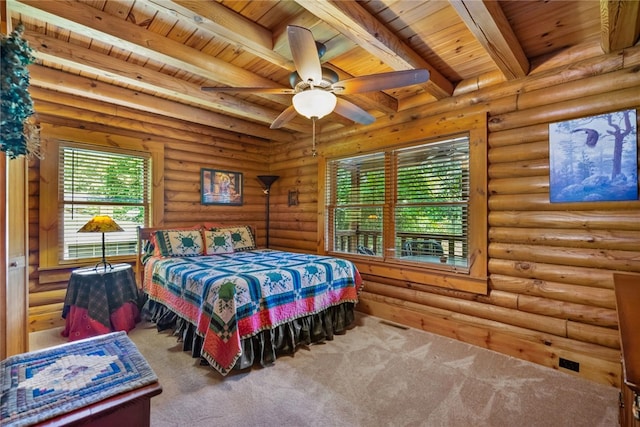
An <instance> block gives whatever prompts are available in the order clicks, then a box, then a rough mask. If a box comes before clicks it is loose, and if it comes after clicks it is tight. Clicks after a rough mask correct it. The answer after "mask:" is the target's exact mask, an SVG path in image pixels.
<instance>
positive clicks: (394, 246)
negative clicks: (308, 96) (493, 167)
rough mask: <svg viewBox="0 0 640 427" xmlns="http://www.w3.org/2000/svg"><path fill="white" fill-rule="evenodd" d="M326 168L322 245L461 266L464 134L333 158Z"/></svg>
mask: <svg viewBox="0 0 640 427" xmlns="http://www.w3.org/2000/svg"><path fill="white" fill-rule="evenodd" d="M326 170H327V176H326V180H327V182H326V200H325V209H326V219H327V227H326V229H327V235H326V239H325V241H326V242H327V250H329V251H333V252H346V253H358V254H361V255H369V256H379V257H384V258H385V259H396V260H401V261H407V262H412V263H435V264H438V265H448V266H455V267H456V268H461V269H465V268H467V267H468V252H469V248H468V231H469V230H468V210H469V188H470V174H469V138H468V137H467V136H464V137H458V138H451V139H447V140H444V141H439V142H431V143H428V144H422V145H417V146H412V147H406V148H402V149H396V150H392V149H389V150H387V151H383V152H378V153H372V154H367V155H361V156H356V157H350V158H343V159H333V160H329V161H328V163H327V169H326ZM385 236H387V237H386V238H387V240H388V241H385V240H384V239H385Z"/></svg>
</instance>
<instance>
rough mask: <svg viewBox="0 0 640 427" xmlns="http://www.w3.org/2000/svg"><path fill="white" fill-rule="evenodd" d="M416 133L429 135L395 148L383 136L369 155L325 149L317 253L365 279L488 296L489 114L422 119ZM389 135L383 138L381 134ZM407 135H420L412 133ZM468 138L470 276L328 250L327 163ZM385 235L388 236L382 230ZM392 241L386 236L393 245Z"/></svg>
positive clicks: (320, 172)
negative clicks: (346, 262)
mask: <svg viewBox="0 0 640 427" xmlns="http://www.w3.org/2000/svg"><path fill="white" fill-rule="evenodd" d="M415 127H416V128H419V129H420V130H422V129H427V131H428V132H427V134H424V135H420V136H418V137H415V136H414V137H412V138H406V140H405V141H397V142H396V143H395V144H391V143H387V142H386V141H385V140H384V136H380V137H379V139H374V140H372V141H371V142H369V149H368V150H366V151H365V150H358V149H357V148H353V147H358V148H359V147H360V145H361V144H351V145H350V144H336V145H333V146H330V147H326V148H325V150H324V151H323V153H322V154H321V156H320V157H319V163H318V229H319V230H323V232H322V233H320V237H321V238H320V239H319V242H318V252H319V253H326V254H330V255H336V256H342V257H347V258H350V259H353V260H354V261H355V262H356V264H357V265H358V268H359V270H360V272H361V273H362V274H363V276H364V277H365V278H366V277H367V276H370V277H371V278H372V280H375V277H376V276H377V277H381V278H386V279H395V280H398V281H402V282H413V283H418V284H425V285H430V286H437V287H443V288H448V289H456V290H461V291H465V292H472V293H477V294H482V295H486V294H487V293H488V285H487V282H488V280H487V251H488V237H487V229H488V225H487V224H488V207H487V203H488V200H487V198H488V196H487V176H488V174H487V120H486V113H480V114H474V115H471V116H466V117H459V118H457V120H456V121H444V122H440V121H437V119H434V118H427V119H422V120H421V121H420V122H419V123H416V126H415ZM380 133H381V135H384V132H383V131H381V132H380ZM407 134H412V135H415V133H411V132H408V131H407ZM462 134H467V135H468V136H469V159H470V161H469V176H470V193H469V218H468V221H467V224H468V229H469V236H468V238H469V241H468V244H469V267H468V271H456V270H455V269H446V268H441V267H440V268H435V267H436V266H434V265H431V264H426V265H415V264H413V263H408V262H402V261H401V260H397V259H389V260H385V259H384V258H382V257H371V256H359V255H357V254H345V253H343V252H338V253H336V252H331V251H328V250H327V247H328V246H327V244H326V242H327V239H329V237H330V236H331V231H332V230H331V229H330V228H329V227H331V224H327V223H326V219H325V214H326V208H325V199H326V191H325V188H326V181H325V180H326V173H327V170H326V169H327V165H328V162H327V160H329V159H333V158H339V157H349V156H356V155H360V154H365V153H368V152H376V151H383V150H390V149H395V148H397V147H406V146H411V145H419V144H422V143H425V142H427V141H430V140H433V141H435V140H442V139H446V138H447V137H450V136H455V135H462ZM383 232H385V230H383ZM389 237H390V236H385V238H386V239H388V238H389Z"/></svg>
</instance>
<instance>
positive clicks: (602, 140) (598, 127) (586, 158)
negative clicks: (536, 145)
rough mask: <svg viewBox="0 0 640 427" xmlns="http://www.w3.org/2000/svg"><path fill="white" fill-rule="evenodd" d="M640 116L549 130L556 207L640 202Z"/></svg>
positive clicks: (619, 114)
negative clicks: (639, 131) (639, 124)
mask: <svg viewBox="0 0 640 427" xmlns="http://www.w3.org/2000/svg"><path fill="white" fill-rule="evenodd" d="M636 120H637V119H636V110H634V109H632V110H623V111H616V112H612V113H607V114H601V115H597V116H590V117H583V118H579V119H574V120H568V121H564V122H558V123H551V124H550V125H549V199H550V201H551V203H566V202H604V201H615V200H638V139H637V137H638V134H637V129H636V123H637V121H636Z"/></svg>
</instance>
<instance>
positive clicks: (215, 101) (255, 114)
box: [24, 31, 308, 132]
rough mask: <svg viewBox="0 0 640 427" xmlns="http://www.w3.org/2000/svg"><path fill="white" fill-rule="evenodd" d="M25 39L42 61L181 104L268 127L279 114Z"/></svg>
mask: <svg viewBox="0 0 640 427" xmlns="http://www.w3.org/2000/svg"><path fill="white" fill-rule="evenodd" d="M24 38H25V39H26V40H27V41H28V42H29V44H30V45H31V46H32V47H33V48H34V49H35V52H34V55H35V56H36V57H37V58H39V59H42V60H44V61H50V62H53V63H57V64H60V65H62V66H65V67H69V68H71V69H73V70H77V71H80V72H85V73H88V74H89V75H96V76H100V77H103V78H105V79H109V80H111V79H115V80H118V82H119V83H124V84H126V85H129V86H131V87H133V88H138V89H140V90H143V91H145V90H146V91H149V92H155V93H158V94H160V95H164V96H165V97H169V98H172V99H176V100H178V101H179V102H181V103H183V104H195V105H196V106H198V107H200V108H205V109H209V110H212V111H215V112H218V113H226V114H230V115H232V116H235V117H239V118H244V119H248V120H251V121H258V122H262V123H264V124H265V125H267V126H269V125H270V124H271V122H273V120H275V119H276V117H278V115H280V112H281V111H280V110H273V109H269V108H265V107H261V106H258V105H256V104H252V103H250V102H247V101H245V100H242V99H239V98H234V97H232V96H230V95H229V94H223V93H215V92H203V91H202V90H200V86H198V85H195V84H192V83H189V82H186V81H184V80H179V79H175V78H173V77H171V76H168V75H166V74H164V73H161V72H158V71H153V70H151V69H148V68H144V67H140V66H138V65H136V64H132V63H129V62H126V61H119V60H116V59H114V58H113V57H111V56H109V55H105V54H102V53H99V52H96V51H93V50H90V49H85V48H82V47H79V46H77V45H71V44H69V43H67V42H64V41H62V40H58V39H55V38H52V37H48V36H44V35H42V34H40V33H34V32H31V31H26V32H25V34H24ZM288 128H290V129H294V130H297V131H300V132H306V131H307V128H308V126H305V125H300V124H295V123H291V124H290V126H288Z"/></svg>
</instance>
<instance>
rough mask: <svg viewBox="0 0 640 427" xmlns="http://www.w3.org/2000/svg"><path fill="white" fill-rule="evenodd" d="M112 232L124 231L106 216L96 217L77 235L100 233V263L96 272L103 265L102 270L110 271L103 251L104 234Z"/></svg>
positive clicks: (109, 265)
mask: <svg viewBox="0 0 640 427" xmlns="http://www.w3.org/2000/svg"><path fill="white" fill-rule="evenodd" d="M114 231H124V230H123V229H122V228H120V226H119V225H118V224H116V222H115V221H114V220H113V219H111V217H110V216H107V215H96V216H94V217H93V218H92V219H91V221H89V222H87V223H86V224H85V225H84V226H83V227H82V228H81V229H80V230H78V233H102V261H100V262H99V263H97V264H96V268H95V269H96V271H97V270H98V267H99V266H101V265H103V266H104V270H105V271H107V267H109V270H111V269H112V268H113V267H111V264H109V263H108V262H107V259H106V258H105V249H104V233H112V232H114Z"/></svg>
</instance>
